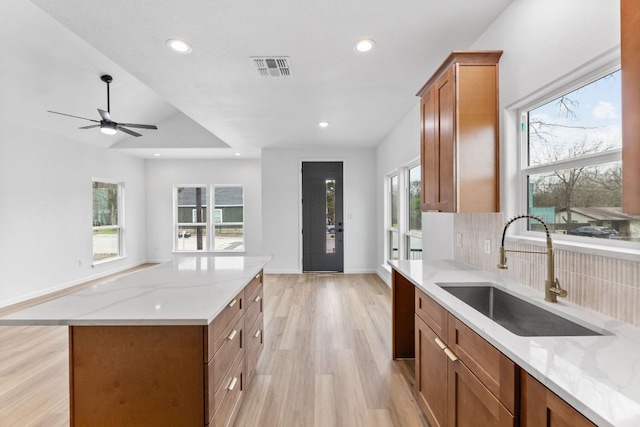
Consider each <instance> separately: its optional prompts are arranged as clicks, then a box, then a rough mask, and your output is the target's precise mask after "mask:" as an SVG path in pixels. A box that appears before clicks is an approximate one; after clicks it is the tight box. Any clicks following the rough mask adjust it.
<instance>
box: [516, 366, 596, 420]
mask: <svg viewBox="0 0 640 427" xmlns="http://www.w3.org/2000/svg"><path fill="white" fill-rule="evenodd" d="M521 387H522V394H521V399H522V403H521V405H522V414H521V426H522V427H540V426H546V427H595V424H593V423H592V422H591V421H589V420H588V419H586V418H585V417H584V416H583V415H582V414H580V413H579V412H578V411H576V410H575V409H573V407H571V406H570V405H569V404H567V403H566V402H565V401H564V400H562V399H560V398H559V397H558V396H556V394H554V393H553V392H552V391H551V390H549V389H548V388H546V387H545V386H544V385H542V384H541V383H540V382H538V381H537V380H536V379H534V378H533V377H531V376H530V375H529V374H527V373H525V372H524V371H522V379H521Z"/></svg>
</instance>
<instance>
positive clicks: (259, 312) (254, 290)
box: [245, 275, 264, 386]
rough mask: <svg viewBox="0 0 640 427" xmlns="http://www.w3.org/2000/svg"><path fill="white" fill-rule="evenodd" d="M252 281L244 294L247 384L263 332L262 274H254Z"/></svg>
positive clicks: (256, 360)
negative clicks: (245, 296)
mask: <svg viewBox="0 0 640 427" xmlns="http://www.w3.org/2000/svg"><path fill="white" fill-rule="evenodd" d="M254 282H255V284H254V285H253V286H251V287H250V286H247V288H245V294H246V295H247V296H248V297H247V304H248V307H247V311H246V314H245V326H246V330H247V331H248V334H247V352H246V356H245V358H246V377H247V386H248V385H249V384H250V383H251V380H252V379H253V375H254V374H255V371H256V366H257V363H258V359H259V358H260V355H261V354H262V349H263V348H264V334H263V333H262V332H263V329H264V320H263V319H264V316H263V309H264V307H263V286H262V276H261V275H258V276H256V278H255V279H254V280H253V281H252V283H254ZM250 292H251V294H250Z"/></svg>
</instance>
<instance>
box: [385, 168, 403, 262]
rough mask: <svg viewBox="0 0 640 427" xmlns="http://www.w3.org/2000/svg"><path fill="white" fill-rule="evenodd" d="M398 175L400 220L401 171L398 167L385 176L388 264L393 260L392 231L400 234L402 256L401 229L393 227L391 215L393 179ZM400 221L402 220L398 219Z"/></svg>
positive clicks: (386, 254)
mask: <svg viewBox="0 0 640 427" xmlns="http://www.w3.org/2000/svg"><path fill="white" fill-rule="evenodd" d="M395 176H397V177H398V220H399V219H400V193H401V192H402V191H400V188H401V187H400V171H399V170H398V169H394V170H392V171H391V172H388V173H387V174H386V175H385V178H384V187H385V203H384V205H385V206H384V261H385V262H384V264H383V265H386V264H387V261H389V260H391V253H390V249H391V237H390V234H391V232H394V233H397V234H398V259H399V260H400V259H402V258H401V254H400V251H401V246H402V245H401V239H400V231H399V227H393V224H392V223H391V222H392V220H393V218H392V215H391V179H392V178H393V177H395ZM398 222H400V221H398Z"/></svg>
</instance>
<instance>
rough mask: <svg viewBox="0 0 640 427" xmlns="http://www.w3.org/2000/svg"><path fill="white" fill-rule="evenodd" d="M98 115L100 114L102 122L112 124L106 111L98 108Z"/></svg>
mask: <svg viewBox="0 0 640 427" xmlns="http://www.w3.org/2000/svg"><path fill="white" fill-rule="evenodd" d="M98 113H100V117H102V120H104V121H105V122H112V121H113V120H111V114H109V112H108V111H104V110H101V109H99V108H98Z"/></svg>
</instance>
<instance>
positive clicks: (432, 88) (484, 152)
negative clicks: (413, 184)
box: [417, 51, 502, 212]
mask: <svg viewBox="0 0 640 427" xmlns="http://www.w3.org/2000/svg"><path fill="white" fill-rule="evenodd" d="M501 55H502V51H471V52H452V53H451V55H449V57H448V58H447V59H446V60H445V62H444V63H443V64H442V65H441V66H440V68H438V70H437V71H436V72H435V73H434V75H433V76H432V77H431V78H430V79H429V80H428V81H427V83H426V84H425V85H424V86H423V87H422V88H421V89H420V91H419V92H418V94H417V95H418V96H420V98H421V100H420V103H421V109H420V114H421V123H422V129H421V163H422V210H423V211H441V212H498V211H499V210H500V198H499V127H498V61H499V59H500V56H501Z"/></svg>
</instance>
